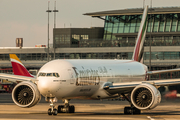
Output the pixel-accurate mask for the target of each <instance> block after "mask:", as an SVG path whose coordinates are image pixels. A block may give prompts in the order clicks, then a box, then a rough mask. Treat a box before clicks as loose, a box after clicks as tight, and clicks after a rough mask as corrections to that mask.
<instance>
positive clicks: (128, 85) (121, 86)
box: [104, 79, 180, 93]
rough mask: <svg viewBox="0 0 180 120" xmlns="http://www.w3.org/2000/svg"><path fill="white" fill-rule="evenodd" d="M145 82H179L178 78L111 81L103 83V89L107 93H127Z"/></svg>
mask: <svg viewBox="0 0 180 120" xmlns="http://www.w3.org/2000/svg"><path fill="white" fill-rule="evenodd" d="M143 83H147V84H152V85H154V86H156V87H160V86H168V85H177V84H180V79H166V80H150V81H141V82H124V83H113V84H111V85H107V86H106V85H105V86H104V89H105V90H107V91H108V92H109V93H121V91H122V92H123V93H126V92H127V93H128V92H130V91H131V90H132V89H133V88H135V87H136V86H138V85H140V84H143Z"/></svg>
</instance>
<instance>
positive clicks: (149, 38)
mask: <svg viewBox="0 0 180 120" xmlns="http://www.w3.org/2000/svg"><path fill="white" fill-rule="evenodd" d="M149 20H150V38H149V39H150V40H149V43H150V44H149V71H151V42H152V40H151V37H152V36H151V33H152V30H151V29H152V22H153V21H152V0H151V8H150V19H149ZM150 79H151V75H149V80H150Z"/></svg>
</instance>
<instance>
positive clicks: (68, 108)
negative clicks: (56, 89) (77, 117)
mask: <svg viewBox="0 0 180 120" xmlns="http://www.w3.org/2000/svg"><path fill="white" fill-rule="evenodd" d="M63 102H64V105H59V106H58V113H74V111H75V107H74V106H73V105H69V100H67V99H65V100H63Z"/></svg>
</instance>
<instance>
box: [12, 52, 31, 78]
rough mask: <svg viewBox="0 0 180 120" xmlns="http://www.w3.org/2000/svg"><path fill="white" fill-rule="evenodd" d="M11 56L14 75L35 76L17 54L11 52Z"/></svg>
mask: <svg viewBox="0 0 180 120" xmlns="http://www.w3.org/2000/svg"><path fill="white" fill-rule="evenodd" d="M9 57H10V60H11V64H12V67H13V73H14V75H20V76H27V77H33V76H32V75H31V74H30V73H29V72H28V70H27V69H26V67H25V66H24V65H23V64H22V62H21V61H20V60H19V58H18V57H17V56H16V54H9Z"/></svg>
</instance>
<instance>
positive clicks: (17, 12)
mask: <svg viewBox="0 0 180 120" xmlns="http://www.w3.org/2000/svg"><path fill="white" fill-rule="evenodd" d="M48 1H50V9H51V10H53V9H54V2H55V0H0V47H15V46H16V44H15V40H16V38H23V46H24V47H34V46H35V45H39V44H42V45H44V44H45V45H47V40H48V35H47V33H48V32H47V31H48V27H47V26H48V25H47V24H48V13H47V12H46V10H47V9H48ZM143 1H145V5H150V4H151V0H56V9H57V10H59V12H58V13H57V14H56V28H70V27H71V28H90V27H103V26H104V21H103V20H101V19H98V18H92V17H90V16H85V15H83V14H84V13H90V12H99V11H107V10H120V9H126V8H142V7H143ZM152 6H153V7H177V6H180V0H153V1H152ZM49 24H50V27H49V31H50V43H52V42H53V26H54V14H53V13H50V16H49Z"/></svg>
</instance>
